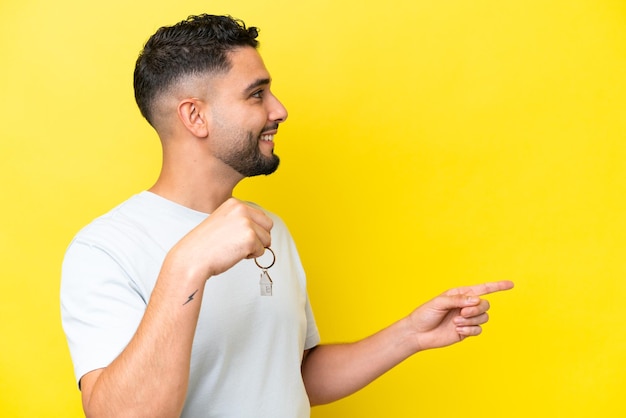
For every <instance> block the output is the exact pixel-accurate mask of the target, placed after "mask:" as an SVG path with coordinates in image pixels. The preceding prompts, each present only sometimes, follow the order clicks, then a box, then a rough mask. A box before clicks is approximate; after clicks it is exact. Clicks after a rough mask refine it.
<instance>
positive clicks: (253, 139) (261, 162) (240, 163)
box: [220, 132, 280, 177]
mask: <svg viewBox="0 0 626 418" xmlns="http://www.w3.org/2000/svg"><path fill="white" fill-rule="evenodd" d="M259 137H260V135H257V136H255V135H253V134H252V133H251V132H249V133H248V135H247V138H246V139H245V140H244V141H243V143H241V144H239V146H237V147H234V148H233V149H231V150H230V152H228V153H227V154H226V155H222V156H221V157H220V159H221V160H222V161H223V162H224V163H226V164H228V165H229V166H230V167H231V168H233V169H234V170H235V171H237V172H238V173H239V174H241V175H242V176H244V177H254V176H260V175H269V174H272V173H273V172H275V171H276V170H277V169H278V165H279V164H280V158H278V155H276V154H274V153H273V152H272V154H271V155H264V154H263V153H262V152H261V150H260V148H259V141H261V139H260V138H259Z"/></svg>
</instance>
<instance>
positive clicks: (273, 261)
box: [254, 247, 276, 270]
mask: <svg viewBox="0 0 626 418" xmlns="http://www.w3.org/2000/svg"><path fill="white" fill-rule="evenodd" d="M265 249H266V250H269V252H270V253H272V257H274V259H273V260H272V263H271V264H270V265H269V266H267V267H263V266H262V265H260V264H259V262H258V261H256V259H257V257H255V258H254V262H255V263H256V265H257V266H258V267H259V268H260V269H262V270H267V269H268V268H270V267H272V266H273V265H274V263H275V262H276V254H274V251H272V249H271V248H270V247H265ZM263 254H265V253H263Z"/></svg>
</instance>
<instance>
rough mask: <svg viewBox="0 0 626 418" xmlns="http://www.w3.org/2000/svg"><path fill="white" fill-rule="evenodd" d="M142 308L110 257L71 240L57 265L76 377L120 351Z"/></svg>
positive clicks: (140, 315) (132, 333)
mask: <svg viewBox="0 0 626 418" xmlns="http://www.w3.org/2000/svg"><path fill="white" fill-rule="evenodd" d="M145 308H146V301H145V300H144V299H143V297H142V296H141V295H140V293H139V292H138V291H137V289H136V287H135V286H134V285H133V283H132V281H131V280H130V279H129V278H128V275H127V274H126V273H125V272H124V270H123V269H122V267H121V266H120V264H119V263H118V262H117V261H116V260H115V257H113V256H112V255H110V254H109V253H107V251H106V250H104V249H102V248H99V247H97V246H93V245H90V244H88V243H85V242H81V241H74V242H73V243H72V244H71V245H70V247H69V248H68V250H67V252H66V255H65V259H64V261H63V268H62V279H61V319H62V323H63V329H64V331H65V334H66V336H67V341H68V345H69V349H70V354H71V356H72V361H73V364H74V373H75V376H76V380H77V382H80V379H81V378H82V377H83V376H84V375H85V374H86V373H88V372H90V371H92V370H96V369H99V368H103V367H107V366H108V365H109V364H110V363H111V362H112V361H113V360H114V359H115V358H116V357H117V356H118V355H119V354H120V353H121V352H122V350H123V349H124V348H125V347H126V345H127V344H128V342H129V341H130V339H131V338H132V336H133V335H134V333H135V331H136V330H137V327H138V325H139V322H140V321H141V318H142V317H143V314H144V311H145Z"/></svg>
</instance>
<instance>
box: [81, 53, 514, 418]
mask: <svg viewBox="0 0 626 418" xmlns="http://www.w3.org/2000/svg"><path fill="white" fill-rule="evenodd" d="M229 57H230V59H231V63H232V68H231V69H230V70H229V71H228V72H227V73H225V74H220V75H218V76H217V77H215V76H212V77H208V76H205V77H195V78H190V79H188V80H185V81H183V82H181V84H180V85H179V86H177V87H176V88H175V89H174V90H173V92H172V93H171V94H170V95H169V96H168V97H164V98H162V99H161V100H160V101H159V104H158V109H157V112H156V114H157V116H156V119H157V123H156V124H155V125H156V126H157V131H158V133H159V136H160V137H161V142H162V145H163V167H162V170H161V173H160V176H159V178H158V179H157V182H156V183H155V184H154V186H153V187H152V188H151V189H150V190H151V191H152V192H154V193H156V194H158V195H160V196H163V197H165V198H167V199H169V200H172V201H174V202H177V203H179V204H182V205H184V206H187V207H189V208H192V209H195V210H197V211H202V212H206V213H211V216H210V217H208V218H207V219H206V220H205V221H204V222H202V223H201V224H200V225H198V226H197V227H196V228H195V229H193V230H192V231H191V232H189V234H187V235H186V236H185V237H183V239H181V240H180V241H179V242H178V243H177V244H176V245H175V246H174V247H173V248H172V249H171V250H170V251H169V252H168V254H167V256H166V257H165V260H164V263H163V266H162V269H161V271H160V274H159V276H158V279H157V281H156V284H155V288H154V290H153V293H152V296H151V298H150V301H149V303H148V305H147V308H146V312H145V315H144V317H143V319H142V321H141V323H140V324H139V327H138V329H137V332H136V334H135V335H134V337H133V338H132V340H131V341H130V343H129V344H128V346H127V347H126V348H125V349H124V351H123V352H122V353H121V354H120V355H119V356H118V357H117V358H116V359H115V360H114V361H113V362H112V363H111V364H110V365H109V366H108V367H106V368H103V369H98V370H94V371H91V372H89V373H87V374H86V375H85V376H83V378H82V379H81V390H82V399H83V407H84V410H85V413H86V415H87V416H88V417H116V418H119V417H151V418H154V417H176V416H180V413H181V411H182V409H183V405H184V401H185V396H186V392H187V382H188V378H189V367H190V358H191V345H192V342H193V336H194V333H195V328H196V324H197V321H198V315H199V311H200V306H201V304H202V294H203V291H204V286H205V284H206V281H207V280H210V278H211V277H212V276H214V275H217V274H220V273H222V272H224V271H226V270H228V269H229V268H231V267H232V266H233V265H235V264H236V263H237V262H239V261H241V260H243V259H245V258H253V257H258V256H261V255H262V254H263V252H264V249H265V247H268V246H270V245H271V236H270V231H271V228H272V221H271V219H270V218H268V217H267V216H266V215H265V214H264V213H263V212H262V211H259V210H257V209H254V208H251V207H250V206H248V205H246V204H244V203H242V202H240V201H239V200H237V199H235V198H233V197H232V192H233V189H234V187H235V186H236V185H237V183H238V182H239V181H241V180H242V179H243V178H244V177H245V176H247V175H250V174H249V172H247V171H246V170H248V168H249V167H248V168H242V167H239V166H237V163H236V162H233V161H234V160H236V159H237V158H236V157H237V156H238V155H240V154H242V153H244V154H245V153H249V154H251V155H254V158H252V160H257V161H263V164H265V163H267V166H268V167H269V166H272V164H271V163H272V162H273V161H275V159H276V157H275V156H274V155H273V149H274V143H273V141H269V142H268V141H260V136H261V134H262V133H265V132H269V133H276V132H277V130H278V127H279V125H280V123H282V122H284V121H285V120H286V118H287V110H286V109H285V107H284V106H283V105H282V104H281V103H280V101H279V100H278V99H277V98H276V97H275V96H274V95H273V94H272V92H271V89H270V86H271V78H270V75H269V73H268V71H267V69H266V68H265V65H264V64H263V61H262V59H261V57H260V55H259V54H258V52H257V51H256V50H255V49H254V48H251V47H243V48H239V49H236V50H234V51H232V52H231V53H230V54H229ZM209 98H210V100H209ZM263 164H262V165H263ZM253 165H254V164H253ZM263 169H264V170H269V168H267V167H265V168H263ZM207 278H208V279H207ZM512 287H513V284H512V283H511V282H507V281H502V282H495V283H487V284H481V285H477V286H472V287H466V288H458V289H452V290H450V291H448V292H445V293H443V294H442V295H440V296H438V297H436V298H434V299H432V300H431V301H429V302H426V303H425V304H423V305H422V306H420V307H419V308H417V309H416V310H415V311H413V312H412V313H411V314H410V315H408V316H407V317H405V318H403V319H401V320H399V321H398V322H396V323H394V324H392V325H390V326H389V327H387V328H385V329H383V330H382V331H380V332H378V333H376V334H374V335H372V336H370V337H368V338H365V339H363V340H361V341H358V342H355V343H349V344H336V345H320V346H318V347H316V348H314V349H312V350H307V351H306V352H305V353H304V355H303V362H302V376H303V380H304V383H305V386H306V389H307V393H308V395H309V398H310V401H311V404H312V405H315V404H321V403H326V402H331V401H333V400H336V399H339V398H342V397H344V396H346V395H349V394H351V393H353V392H354V391H356V390H359V389H360V388H362V387H363V386H365V385H367V384H368V383H370V382H371V381H372V380H374V379H376V378H377V377H378V376H380V375H381V374H383V373H385V372H386V371H388V370H389V369H391V368H392V367H394V366H395V365H397V364H398V363H400V362H401V361H402V360H404V359H406V358H407V357H409V356H411V355H413V354H415V353H417V352H419V351H422V350H426V349H431V348H436V347H443V346H446V345H450V344H453V343H456V342H459V341H461V340H463V339H464V338H466V337H469V336H475V335H478V334H480V332H481V325H482V324H484V323H485V322H487V320H488V316H487V310H488V309H489V303H488V301H487V300H484V299H481V298H480V296H482V295H486V294H488V293H492V292H497V291H502V290H506V289H510V288H512Z"/></svg>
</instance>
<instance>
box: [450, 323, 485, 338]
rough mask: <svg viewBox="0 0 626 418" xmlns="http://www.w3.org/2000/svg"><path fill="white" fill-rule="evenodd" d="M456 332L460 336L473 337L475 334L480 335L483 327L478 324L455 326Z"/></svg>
mask: <svg viewBox="0 0 626 418" xmlns="http://www.w3.org/2000/svg"><path fill="white" fill-rule="evenodd" d="M455 331H456V333H457V334H459V335H460V336H461V338H465V337H475V336H476V335H480V333H481V332H483V329H482V328H481V327H480V326H478V325H477V326H471V327H456V330H455Z"/></svg>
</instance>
